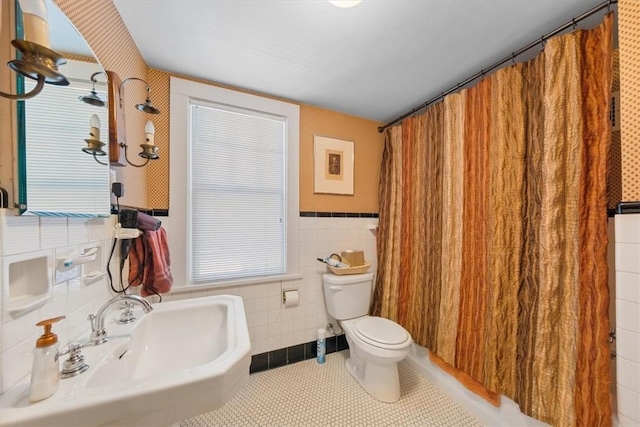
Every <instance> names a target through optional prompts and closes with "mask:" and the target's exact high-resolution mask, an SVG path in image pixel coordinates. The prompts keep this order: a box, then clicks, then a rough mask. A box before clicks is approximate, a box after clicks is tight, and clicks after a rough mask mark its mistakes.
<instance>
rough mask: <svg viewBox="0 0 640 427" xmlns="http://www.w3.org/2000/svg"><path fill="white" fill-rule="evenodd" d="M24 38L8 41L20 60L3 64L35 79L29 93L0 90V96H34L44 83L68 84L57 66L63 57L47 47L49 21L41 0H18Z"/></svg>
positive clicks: (44, 4)
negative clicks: (35, 81) (19, 56)
mask: <svg viewBox="0 0 640 427" xmlns="http://www.w3.org/2000/svg"><path fill="white" fill-rule="evenodd" d="M19 3H20V8H21V9H22V17H23V19H22V21H23V25H24V40H18V39H16V40H12V41H11V44H12V45H13V47H15V48H16V49H17V50H18V51H19V52H20V54H21V59H14V60H12V61H9V62H8V63H7V66H8V67H9V68H11V69H12V70H13V71H15V72H16V73H18V74H21V75H23V76H25V77H28V78H30V79H33V80H37V81H38V83H37V84H36V86H35V87H34V88H33V90H32V91H31V92H28V93H23V94H15V95H14V94H10V93H4V92H0V96H3V97H5V98H9V99H29V98H33V97H34V96H36V95H38V94H39V93H40V92H41V91H42V89H43V88H44V84H45V83H49V84H53V85H58V86H68V85H69V81H68V80H67V79H66V77H65V76H64V75H62V74H61V73H60V72H58V67H59V66H60V65H63V64H66V63H67V60H66V59H64V57H62V56H61V55H60V54H58V53H56V52H54V51H53V50H51V49H50V48H49V22H48V13H47V5H46V2H45V0H32V1H25V0H20V2H19Z"/></svg>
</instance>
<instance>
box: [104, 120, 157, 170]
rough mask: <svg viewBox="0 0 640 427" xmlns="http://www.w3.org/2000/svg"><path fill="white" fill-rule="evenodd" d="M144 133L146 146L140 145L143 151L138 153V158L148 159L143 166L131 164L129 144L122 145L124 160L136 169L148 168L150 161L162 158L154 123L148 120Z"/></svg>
mask: <svg viewBox="0 0 640 427" xmlns="http://www.w3.org/2000/svg"><path fill="white" fill-rule="evenodd" d="M144 133H145V135H146V138H145V143H144V144H140V147H141V148H142V151H141V152H140V153H138V156H140V157H142V158H144V159H146V161H145V162H144V163H143V164H141V165H136V164H135V163H131V162H130V161H129V158H127V144H125V143H123V142H121V143H120V146H121V147H123V148H124V158H125V160H126V161H127V163H129V164H130V165H131V166H134V167H136V168H141V167H143V166H146V165H147V163H149V160H156V159H159V158H160V156H159V155H158V146H157V145H155V133H156V128H155V126H154V125H153V122H152V121H151V120H147V124H146V125H145V127H144ZM96 160H97V159H96Z"/></svg>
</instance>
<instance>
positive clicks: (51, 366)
mask: <svg viewBox="0 0 640 427" xmlns="http://www.w3.org/2000/svg"><path fill="white" fill-rule="evenodd" d="M62 319H64V316H61V317H55V318H53V319H46V320H43V321H41V322H38V323H36V326H44V334H42V335H41V336H40V338H38V340H37V341H36V348H34V349H33V367H32V369H31V387H30V388H29V400H30V401H31V402H39V401H40V400H44V399H46V398H48V397H51V396H53V394H54V393H55V392H56V391H57V390H58V385H59V383H60V364H59V362H58V347H59V345H60V344H59V343H58V336H57V335H56V334H54V333H53V332H51V325H53V324H54V323H56V322H58V321H60V320H62Z"/></svg>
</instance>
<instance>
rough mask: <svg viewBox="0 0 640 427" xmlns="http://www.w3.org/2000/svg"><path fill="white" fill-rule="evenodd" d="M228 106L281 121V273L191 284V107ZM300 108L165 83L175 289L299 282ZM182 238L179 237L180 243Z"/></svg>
mask: <svg viewBox="0 0 640 427" xmlns="http://www.w3.org/2000/svg"><path fill="white" fill-rule="evenodd" d="M192 101H194V102H204V103H214V104H222V105H227V106H229V107H237V108H241V109H245V110H253V111H256V112H259V113H260V112H262V113H265V114H269V115H276V116H281V117H284V120H285V123H286V132H285V142H284V144H285V152H286V155H285V159H284V162H285V171H286V172H285V188H286V194H285V200H286V201H285V213H286V216H285V221H286V222H285V223H286V224H287V228H286V245H287V246H286V272H285V274H278V275H270V276H253V277H246V278H239V279H230V280H224V281H215V282H208V283H198V284H194V283H193V282H192V280H191V278H192V273H191V263H190V262H189V260H190V257H191V236H190V234H189V233H190V230H191V224H190V221H191V212H190V206H191V194H190V188H191V183H190V177H191V162H190V160H191V147H190V145H189V144H190V140H191V138H190V132H191V108H190V106H191V102H192ZM299 140H300V107H299V106H298V105H295V104H291V103H287V102H283V101H277V100H273V99H269V98H264V97H260V96H256V95H250V94H246V93H242V92H237V91H233V90H229V89H224V88H220V87H216V86H212V85H207V84H203V83H197V82H193V81H189V80H184V79H180V78H177V77H171V79H170V141H171V143H170V147H169V154H170V168H169V170H170V173H169V213H170V228H169V250H170V253H171V270H172V275H173V278H174V289H179V288H183V289H184V288H185V287H188V288H189V289H198V288H217V287H225V286H236V285H243V284H255V283H267V282H274V281H284V280H295V279H300V278H301V275H300V274H299V271H298V264H299V251H298V244H299V243H298V242H299V239H298V233H299V211H298V206H299V178H298V177H299V145H300V142H299ZM180 236H184V238H180Z"/></svg>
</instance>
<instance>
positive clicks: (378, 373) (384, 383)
mask: <svg viewBox="0 0 640 427" xmlns="http://www.w3.org/2000/svg"><path fill="white" fill-rule="evenodd" d="M340 324H341V325H342V328H343V329H344V331H345V335H346V337H347V342H348V343H349V352H350V355H349V356H350V357H349V358H348V359H347V361H346V362H345V366H346V368H347V370H348V371H349V373H350V374H351V375H352V376H353V377H354V378H355V379H356V381H358V383H359V384H360V385H361V386H362V388H364V389H365V390H366V391H367V392H368V393H369V394H370V395H371V396H373V397H375V398H376V399H378V400H380V401H382V402H390V403H391V402H397V401H398V400H399V399H400V377H399V375H398V362H399V361H401V360H402V359H404V358H405V357H407V356H408V355H409V351H410V349H411V343H412V342H413V340H412V339H411V336H410V335H409V333H408V332H407V331H406V330H405V329H404V328H403V327H402V326H400V325H398V324H397V323H395V322H392V321H391V320H388V319H385V318H382V317H371V316H364V317H359V318H356V319H350V320H344V321H341V322H340ZM363 326H364V327H363ZM374 328H377V329H374ZM372 332H373V333H372Z"/></svg>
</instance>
